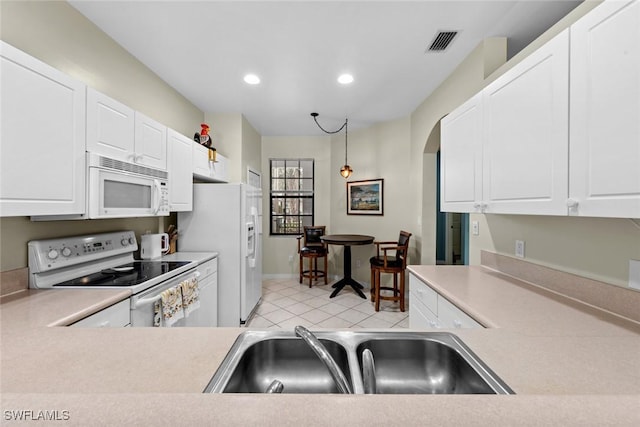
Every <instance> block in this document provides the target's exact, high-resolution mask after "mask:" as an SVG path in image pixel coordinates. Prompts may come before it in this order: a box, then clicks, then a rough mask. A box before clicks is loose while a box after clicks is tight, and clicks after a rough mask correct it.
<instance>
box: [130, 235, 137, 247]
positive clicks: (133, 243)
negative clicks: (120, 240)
mask: <svg viewBox="0 0 640 427" xmlns="http://www.w3.org/2000/svg"><path fill="white" fill-rule="evenodd" d="M129 244H130V245H135V244H136V238H135V237H129Z"/></svg>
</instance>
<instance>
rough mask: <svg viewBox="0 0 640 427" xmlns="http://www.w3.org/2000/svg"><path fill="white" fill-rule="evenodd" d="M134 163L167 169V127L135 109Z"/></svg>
mask: <svg viewBox="0 0 640 427" xmlns="http://www.w3.org/2000/svg"><path fill="white" fill-rule="evenodd" d="M135 122H136V125H135V128H136V132H135V147H136V148H135V153H136V154H135V163H139V164H142V165H145V166H151V167H154V168H157V169H162V170H167V127H166V126H165V125H163V124H161V123H158V122H156V121H155V120H153V119H151V118H149V117H147V116H145V115H144V114H142V113H139V112H137V111H136V120H135Z"/></svg>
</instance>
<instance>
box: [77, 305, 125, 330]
mask: <svg viewBox="0 0 640 427" xmlns="http://www.w3.org/2000/svg"><path fill="white" fill-rule="evenodd" d="M130 307H131V304H130V302H129V299H128V298H127V299H126V300H124V301H120V302H119V303H117V304H114V305H112V306H111V307H107V308H105V309H104V310H102V311H99V312H97V313H95V314H93V315H91V316H89V317H85V318H84V319H82V320H80V321H78V322H76V323H73V324H71V325H70V326H72V327H74V328H78V327H80V328H123V327H126V326H130V324H131V317H130Z"/></svg>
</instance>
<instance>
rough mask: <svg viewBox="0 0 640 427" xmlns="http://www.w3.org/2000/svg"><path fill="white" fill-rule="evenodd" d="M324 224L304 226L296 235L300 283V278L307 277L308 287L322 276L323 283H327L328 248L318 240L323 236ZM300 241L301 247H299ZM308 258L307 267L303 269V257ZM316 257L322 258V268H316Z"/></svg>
mask: <svg viewBox="0 0 640 427" xmlns="http://www.w3.org/2000/svg"><path fill="white" fill-rule="evenodd" d="M325 229H326V226H324V225H315V226H304V234H303V235H301V236H298V237H297V239H298V254H299V256H300V279H299V280H300V283H302V279H309V287H311V283H312V282H313V281H314V280H318V279H320V278H322V277H324V284H325V285H326V284H327V254H328V253H329V249H328V248H327V246H326V245H325V244H324V243H323V242H322V240H320V236H324V232H325ZM301 241H302V247H301V245H300V244H301ZM305 258H308V259H309V269H308V270H305V269H304V259H305ZM318 258H324V266H323V267H324V269H323V270H319V269H318Z"/></svg>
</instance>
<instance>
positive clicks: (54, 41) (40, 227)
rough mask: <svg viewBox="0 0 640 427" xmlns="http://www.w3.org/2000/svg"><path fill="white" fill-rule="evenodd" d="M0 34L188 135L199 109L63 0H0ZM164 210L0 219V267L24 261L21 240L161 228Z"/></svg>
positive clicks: (198, 117) (196, 126) (196, 122)
mask: <svg viewBox="0 0 640 427" xmlns="http://www.w3.org/2000/svg"><path fill="white" fill-rule="evenodd" d="M0 38H1V39H2V40H3V41H5V42H7V43H9V44H11V45H13V46H15V47H17V48H19V49H21V50H23V51H25V52H27V53H29V54H30V55H32V56H34V57H36V58H38V59H40V60H42V61H44V62H46V63H48V64H50V65H51V66H53V67H55V68H58V69H59V70H61V71H63V72H65V73H67V74H70V75H72V76H74V77H75V78H77V79H79V80H82V81H84V82H85V83H86V84H87V85H89V86H91V87H94V88H96V89H97V90H99V91H101V92H103V93H105V94H107V95H109V96H111V97H112V98H115V99H117V100H119V101H120V102H123V103H124V104H127V105H129V106H130V107H132V108H134V109H136V110H138V111H141V112H143V113H145V114H146V115H148V116H150V117H152V118H154V119H156V120H158V121H160V122H162V123H164V124H166V125H167V126H169V127H171V128H173V129H175V130H177V131H178V132H181V133H183V134H185V135H187V136H190V135H191V136H192V135H193V134H194V132H196V131H197V130H199V129H200V123H201V122H202V120H203V119H204V114H203V113H202V111H200V110H198V109H197V108H196V107H195V106H194V105H193V104H191V103H190V102H189V101H187V100H186V99H185V98H184V97H182V96H181V95H180V94H179V93H177V92H176V91H175V90H174V89H173V88H171V87H170V86H168V85H167V84H166V83H164V82H163V81H162V80H161V79H160V78H159V77H158V76H156V75H155V74H153V73H152V72H151V71H150V70H149V69H148V68H146V67H145V66H144V65H142V64H141V63H140V62H139V61H138V60H137V59H135V58H134V57H133V56H131V55H130V54H129V53H127V52H126V51H125V50H124V49H122V47H120V46H119V45H118V44H117V43H115V42H114V41H113V40H112V39H111V38H109V37H108V36H106V35H105V34H104V33H103V32H102V31H101V30H100V29H98V28H97V27H96V26H95V25H93V24H92V23H91V22H89V21H88V20H86V19H85V18H84V17H83V16H82V15H81V14H80V13H78V12H77V11H76V10H75V9H74V8H72V7H71V6H69V4H67V3H66V2H26V1H17V2H13V1H4V0H3V1H1V2H0ZM167 221H168V219H167V218H160V219H158V218H135V219H122V220H117V219H114V220H87V221H47V222H37V223H32V222H31V221H30V220H29V219H28V218H24V217H16V218H2V219H1V220H0V271H6V270H13V269H16V268H23V267H26V266H27V242H28V241H29V240H32V239H45V238H53V237H61V236H69V235H77V234H87V233H94V232H106V231H114V230H123V229H131V230H134V231H135V232H136V234H138V235H140V234H142V233H144V232H145V231H147V230H148V231H152V232H155V231H160V230H162V229H164V228H165V227H166V226H167Z"/></svg>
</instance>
